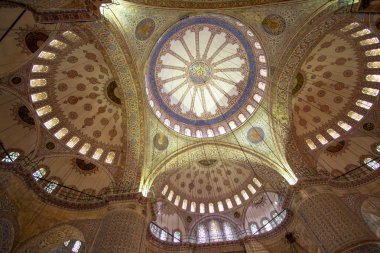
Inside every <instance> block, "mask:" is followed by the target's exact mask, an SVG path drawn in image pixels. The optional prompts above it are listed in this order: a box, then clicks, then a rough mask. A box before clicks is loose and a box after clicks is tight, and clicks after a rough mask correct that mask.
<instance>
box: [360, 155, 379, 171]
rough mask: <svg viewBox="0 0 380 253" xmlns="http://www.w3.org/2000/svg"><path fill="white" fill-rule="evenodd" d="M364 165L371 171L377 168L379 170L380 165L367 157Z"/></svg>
mask: <svg viewBox="0 0 380 253" xmlns="http://www.w3.org/2000/svg"><path fill="white" fill-rule="evenodd" d="M364 163H365V164H366V165H367V166H368V167H369V168H371V169H373V170H377V169H378V168H380V164H379V163H378V162H377V161H375V160H373V159H372V158H369V157H366V158H364Z"/></svg>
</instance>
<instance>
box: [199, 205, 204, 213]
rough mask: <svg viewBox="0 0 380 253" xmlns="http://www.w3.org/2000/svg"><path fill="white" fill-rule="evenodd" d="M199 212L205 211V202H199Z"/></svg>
mask: <svg viewBox="0 0 380 253" xmlns="http://www.w3.org/2000/svg"><path fill="white" fill-rule="evenodd" d="M199 212H200V213H205V204H203V203H200V204H199Z"/></svg>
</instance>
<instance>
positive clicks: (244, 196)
mask: <svg viewBox="0 0 380 253" xmlns="http://www.w3.org/2000/svg"><path fill="white" fill-rule="evenodd" d="M241 195H242V196H243V198H244V199H245V200H247V199H249V196H248V194H247V192H246V191H245V190H242V191H241Z"/></svg>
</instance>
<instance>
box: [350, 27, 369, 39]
mask: <svg viewBox="0 0 380 253" xmlns="http://www.w3.org/2000/svg"><path fill="white" fill-rule="evenodd" d="M370 33H371V31H370V30H369V29H367V28H366V29H363V30H360V31H357V32H356V33H353V34H351V36H352V37H354V38H357V37H361V36H364V35H367V34H370Z"/></svg>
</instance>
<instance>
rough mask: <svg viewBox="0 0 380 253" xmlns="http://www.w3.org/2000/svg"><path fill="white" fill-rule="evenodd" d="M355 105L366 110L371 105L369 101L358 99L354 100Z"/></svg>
mask: <svg viewBox="0 0 380 253" xmlns="http://www.w3.org/2000/svg"><path fill="white" fill-rule="evenodd" d="M356 105H357V106H359V107H361V108H364V109H367V110H369V109H370V108H371V107H372V103H371V102H368V101H364V100H360V99H359V100H358V101H356Z"/></svg>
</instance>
